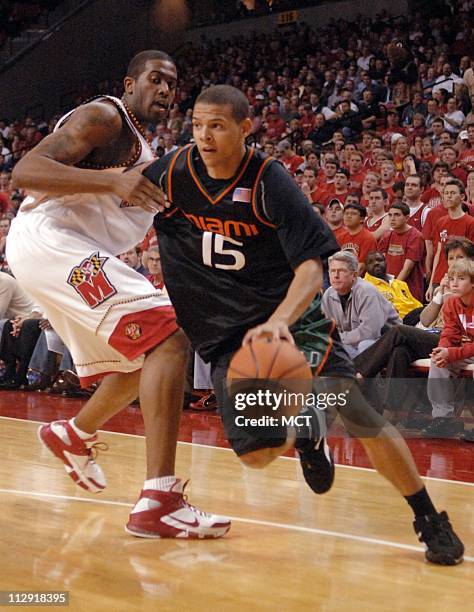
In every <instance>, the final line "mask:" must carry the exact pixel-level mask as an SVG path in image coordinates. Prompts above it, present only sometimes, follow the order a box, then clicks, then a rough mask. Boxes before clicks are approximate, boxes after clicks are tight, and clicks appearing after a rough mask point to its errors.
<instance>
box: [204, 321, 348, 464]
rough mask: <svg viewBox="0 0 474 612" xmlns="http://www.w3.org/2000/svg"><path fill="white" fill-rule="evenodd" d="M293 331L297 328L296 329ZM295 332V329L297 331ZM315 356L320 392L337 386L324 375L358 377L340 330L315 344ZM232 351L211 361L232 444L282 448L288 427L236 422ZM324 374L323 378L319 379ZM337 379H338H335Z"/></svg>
mask: <svg viewBox="0 0 474 612" xmlns="http://www.w3.org/2000/svg"><path fill="white" fill-rule="evenodd" d="M292 331H293V330H292ZM293 333H294V332H293ZM294 336H295V340H298V335H297V334H296V333H294ZM308 346H309V345H306V346H301V345H299V348H301V349H302V350H304V352H305V353H307V350H306V349H308ZM311 349H312V350H311V353H312V358H313V360H314V361H315V364H319V366H318V367H315V368H314V369H315V370H316V371H317V370H319V372H318V376H315V379H314V384H313V388H314V392H315V393H319V392H321V391H327V390H330V391H332V390H333V387H332V386H331V385H330V386H329V387H328V386H327V384H325V382H324V378H329V379H331V378H333V380H334V378H337V379H342V382H343V381H344V380H346V381H347V379H350V380H351V381H354V379H355V374H356V371H355V368H354V364H353V363H352V361H351V359H350V357H349V356H348V354H347V353H346V351H345V349H344V346H343V345H342V343H341V341H340V338H339V334H338V333H337V330H335V329H333V326H332V328H331V334H330V335H328V343H327V345H326V347H324V346H320V342H319V343H315V344H314V346H312V347H311ZM233 354H234V353H233V352H232V353H227V354H226V355H222V356H221V357H219V358H218V359H216V360H215V361H214V362H212V364H211V376H212V382H213V385H214V392H215V394H216V398H217V404H218V408H219V412H220V415H221V418H222V422H223V425H224V430H225V433H226V436H227V439H228V440H229V442H230V445H231V446H232V449H233V450H234V452H235V453H236V454H237V455H238V456H241V455H245V454H247V453H250V452H252V451H257V450H261V449H264V448H278V447H280V446H283V444H284V443H285V442H286V437H287V428H286V427H285V426H281V425H273V426H271V427H269V428H268V429H267V430H264V429H262V427H258V428H255V427H253V428H252V427H245V426H241V425H239V424H237V423H236V416H237V415H238V413H236V409H235V403H234V401H233V399H232V398H231V397H229V394H228V392H227V386H226V377H227V369H228V367H229V363H230V361H231V359H232V356H233ZM320 377H321V380H320V381H318V379H319V378H320ZM334 382H335V381H334Z"/></svg>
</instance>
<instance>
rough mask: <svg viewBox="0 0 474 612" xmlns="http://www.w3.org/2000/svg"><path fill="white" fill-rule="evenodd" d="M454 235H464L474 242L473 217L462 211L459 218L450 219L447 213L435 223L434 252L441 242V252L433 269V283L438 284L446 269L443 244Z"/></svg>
mask: <svg viewBox="0 0 474 612" xmlns="http://www.w3.org/2000/svg"><path fill="white" fill-rule="evenodd" d="M454 236H464V237H465V238H468V239H469V240H471V242H474V219H473V218H472V217H471V216H470V215H468V214H467V213H464V214H463V216H462V217H459V219H451V217H450V216H449V215H446V216H444V217H441V219H438V221H436V223H435V228H434V232H433V244H434V252H435V253H436V249H437V248H438V244H439V243H440V242H441V253H440V256H439V260H438V265H437V266H436V270H435V271H434V276H433V283H436V284H439V283H440V282H441V280H442V279H443V276H444V275H445V274H446V272H447V271H448V262H447V261H446V257H445V255H444V251H443V245H444V243H445V242H446V241H447V240H449V239H450V238H454Z"/></svg>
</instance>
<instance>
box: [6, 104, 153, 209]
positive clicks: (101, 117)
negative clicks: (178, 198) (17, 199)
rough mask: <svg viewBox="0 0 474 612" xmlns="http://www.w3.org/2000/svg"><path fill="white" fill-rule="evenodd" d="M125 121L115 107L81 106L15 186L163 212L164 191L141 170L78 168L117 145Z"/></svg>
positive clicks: (18, 170)
mask: <svg viewBox="0 0 474 612" xmlns="http://www.w3.org/2000/svg"><path fill="white" fill-rule="evenodd" d="M121 130H122V118H121V116H120V114H119V112H118V111H117V109H116V108H114V107H112V106H111V105H110V104H107V103H104V102H94V103H90V104H86V105H84V106H82V107H80V108H78V109H77V110H76V111H75V112H74V113H73V114H72V115H71V117H70V119H69V120H68V121H67V123H66V124H65V125H64V126H62V127H61V128H60V129H59V130H57V131H56V132H54V133H53V134H50V135H49V136H47V137H46V138H44V139H43V140H42V141H41V142H40V143H39V144H38V145H37V146H36V147H34V148H33V149H32V150H31V151H30V152H29V153H27V155H25V157H24V158H23V159H22V160H20V161H19V162H18V164H16V166H15V168H14V170H13V174H12V177H13V185H14V187H15V188H23V189H26V190H29V191H39V192H44V193H48V194H51V195H58V196H61V195H71V194H75V193H113V194H115V195H117V196H119V197H120V198H121V199H123V200H126V201H127V202H129V203H132V204H135V205H136V206H142V207H143V208H147V209H149V210H160V211H162V210H163V209H164V206H163V204H164V197H163V193H162V192H161V190H160V189H159V188H158V187H156V185H153V184H152V183H151V182H150V181H148V180H147V179H146V178H145V177H144V176H143V175H142V173H141V171H140V170H132V171H130V172H125V173H123V174H120V175H118V174H117V173H112V172H107V171H103V170H101V171H98V170H87V169H82V168H76V167H74V164H77V163H78V162H80V161H81V160H83V159H85V158H86V157H87V155H88V154H89V153H90V152H91V151H93V150H94V149H100V148H103V147H106V146H110V145H113V144H114V143H115V142H116V141H117V140H118V139H119V137H120V134H121Z"/></svg>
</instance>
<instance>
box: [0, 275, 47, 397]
mask: <svg viewBox="0 0 474 612" xmlns="http://www.w3.org/2000/svg"><path fill="white" fill-rule="evenodd" d="M40 317H41V312H40V311H39V308H38V307H37V306H36V305H35V303H34V302H33V300H32V299H31V298H30V296H29V295H28V294H27V293H25V291H23V289H22V288H21V287H20V285H19V284H18V282H17V280H16V279H15V278H13V277H12V276H10V275H9V274H6V273H5V272H0V320H2V325H1V328H2V329H1V342H0V358H1V359H3V361H4V362H5V372H4V374H3V376H2V377H1V378H0V385H1V386H5V385H6V386H7V387H12V385H13V387H12V388H19V387H21V386H23V385H27V384H28V381H27V380H26V373H27V371H28V364H29V361H30V358H31V354H32V353H33V349H34V345H35V344H36V340H37V339H38V336H39V333H40V331H38V334H37V336H36V339H35V340H34V342H33V340H32V336H33V335H34V330H33V328H35V327H36V329H37V328H38V321H37V319H39V318H40ZM31 318H33V319H36V321H34V323H33V324H31V326H30V324H28V325H27V326H25V329H24V330H22V333H19V332H20V330H21V328H22V326H23V322H24V321H25V320H27V319H31ZM31 344H32V347H31ZM25 346H26V348H25ZM30 348H31V353H30V354H29V356H28V354H27V352H28V350H29V349H30ZM18 358H19V359H20V367H19V368H18V371H17V359H18Z"/></svg>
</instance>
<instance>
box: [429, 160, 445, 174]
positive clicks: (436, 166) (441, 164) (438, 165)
mask: <svg viewBox="0 0 474 612" xmlns="http://www.w3.org/2000/svg"><path fill="white" fill-rule="evenodd" d="M439 168H443V169H444V170H446V171H447V172H449V166H448V164H447V163H446V162H443V161H437V162H435V163H434V164H433V168H432V172H434V171H435V170H438V169H439Z"/></svg>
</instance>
